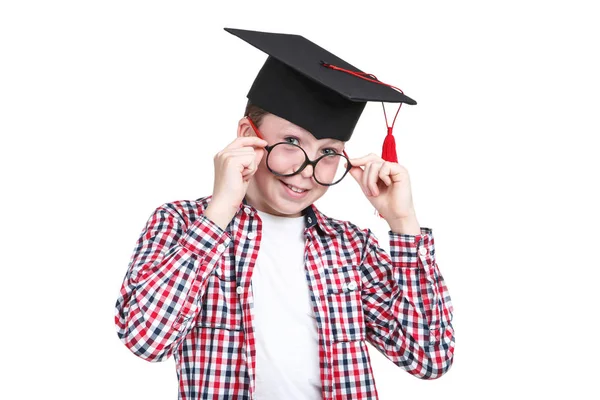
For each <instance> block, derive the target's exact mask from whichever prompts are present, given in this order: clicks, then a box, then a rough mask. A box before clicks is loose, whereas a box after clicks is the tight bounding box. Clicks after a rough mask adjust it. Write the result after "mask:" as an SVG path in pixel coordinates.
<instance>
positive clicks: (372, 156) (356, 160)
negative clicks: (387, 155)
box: [350, 153, 383, 167]
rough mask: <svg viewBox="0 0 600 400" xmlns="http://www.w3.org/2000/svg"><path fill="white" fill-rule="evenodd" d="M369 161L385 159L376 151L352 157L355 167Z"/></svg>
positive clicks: (351, 160) (351, 161)
mask: <svg viewBox="0 0 600 400" xmlns="http://www.w3.org/2000/svg"><path fill="white" fill-rule="evenodd" d="M369 161H383V159H382V158H381V157H379V156H378V155H377V154H374V153H370V154H367V155H366V156H363V157H359V158H350V164H352V165H353V166H355V167H358V166H360V165H366V164H367V163H368V162H369Z"/></svg>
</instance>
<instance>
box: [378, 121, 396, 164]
mask: <svg viewBox="0 0 600 400" xmlns="http://www.w3.org/2000/svg"><path fill="white" fill-rule="evenodd" d="M392 129H393V128H392V127H391V126H389V127H388V133H387V135H385V140H384V141H383V148H382V151H381V158H383V159H384V160H385V161H391V162H398V155H397V154H396V139H395V138H394V134H393V133H392Z"/></svg>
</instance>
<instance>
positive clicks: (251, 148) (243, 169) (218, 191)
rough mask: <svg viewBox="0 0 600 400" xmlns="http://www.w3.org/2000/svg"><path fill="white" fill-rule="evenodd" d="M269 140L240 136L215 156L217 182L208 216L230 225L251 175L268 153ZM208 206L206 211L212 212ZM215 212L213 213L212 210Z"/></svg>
mask: <svg viewBox="0 0 600 400" xmlns="http://www.w3.org/2000/svg"><path fill="white" fill-rule="evenodd" d="M266 145H267V141H265V140H263V139H261V138H259V137H257V136H243V137H237V138H236V139H235V140H234V141H233V142H231V143H230V144H229V145H227V147H225V148H224V149H223V150H221V151H220V152H218V153H217V154H216V155H215V157H214V165H215V181H214V186H213V194H212V200H211V201H210V203H209V206H208V208H210V209H211V211H210V212H209V214H210V215H208V214H207V216H208V217H209V218H211V217H212V218H211V219H213V221H215V222H217V223H218V224H219V225H221V227H222V228H224V227H223V225H224V226H227V225H228V224H229V222H230V221H231V219H232V218H233V216H234V215H235V213H236V212H237V210H238V208H239V205H240V203H241V202H242V199H243V198H244V196H245V195H246V191H247V190H248V185H249V183H250V180H251V179H252V176H253V175H254V173H255V172H256V170H257V169H258V165H259V164H260V161H261V160H262V157H263V155H264V154H265V153H266V151H265V150H264V147H265V146H266ZM208 208H207V210H206V211H209V210H208ZM213 211H214V212H213Z"/></svg>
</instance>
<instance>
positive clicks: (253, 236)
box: [248, 232, 256, 239]
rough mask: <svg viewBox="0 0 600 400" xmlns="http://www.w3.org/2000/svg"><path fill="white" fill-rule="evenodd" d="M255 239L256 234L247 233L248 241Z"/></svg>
mask: <svg viewBox="0 0 600 400" xmlns="http://www.w3.org/2000/svg"><path fill="white" fill-rule="evenodd" d="M255 237H256V233H255V232H250V233H248V239H254V238H255Z"/></svg>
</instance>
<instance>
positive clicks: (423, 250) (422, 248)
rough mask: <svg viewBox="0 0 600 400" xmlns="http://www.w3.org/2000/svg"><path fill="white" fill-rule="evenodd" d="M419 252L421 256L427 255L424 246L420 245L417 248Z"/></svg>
mask: <svg viewBox="0 0 600 400" xmlns="http://www.w3.org/2000/svg"><path fill="white" fill-rule="evenodd" d="M419 254H420V255H422V256H425V255H427V249H426V248H425V247H421V248H420V249H419Z"/></svg>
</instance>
